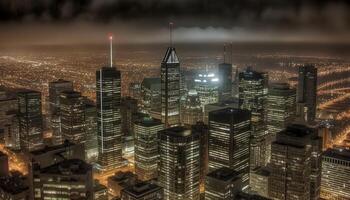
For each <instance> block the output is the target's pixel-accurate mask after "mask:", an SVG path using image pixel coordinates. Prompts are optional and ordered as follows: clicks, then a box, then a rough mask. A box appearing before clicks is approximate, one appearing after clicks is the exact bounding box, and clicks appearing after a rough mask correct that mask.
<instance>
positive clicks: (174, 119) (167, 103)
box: [160, 47, 180, 127]
mask: <svg viewBox="0 0 350 200" xmlns="http://www.w3.org/2000/svg"><path fill="white" fill-rule="evenodd" d="M160 76H161V102H162V106H161V107H162V112H161V117H162V123H164V125H165V127H171V126H177V125H179V124H180V62H179V59H178V57H177V55H176V51H175V48H173V47H169V48H168V49H167V51H166V53H165V56H164V58H163V61H162V64H161V73H160Z"/></svg>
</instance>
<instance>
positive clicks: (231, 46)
mask: <svg viewBox="0 0 350 200" xmlns="http://www.w3.org/2000/svg"><path fill="white" fill-rule="evenodd" d="M232 48H233V45H232V42H231V43H230V50H231V52H230V54H231V55H230V62H231V65H232V64H233V63H232V60H233V59H232V54H233V50H232Z"/></svg>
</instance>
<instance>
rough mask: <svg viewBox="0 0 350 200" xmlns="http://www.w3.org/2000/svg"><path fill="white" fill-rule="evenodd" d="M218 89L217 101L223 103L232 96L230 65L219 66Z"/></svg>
mask: <svg viewBox="0 0 350 200" xmlns="http://www.w3.org/2000/svg"><path fill="white" fill-rule="evenodd" d="M219 76H220V88H219V100H220V101H225V100H228V99H230V98H231V96H232V64H230V63H225V62H224V63H221V64H219Z"/></svg>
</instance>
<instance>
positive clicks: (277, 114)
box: [266, 83, 296, 162]
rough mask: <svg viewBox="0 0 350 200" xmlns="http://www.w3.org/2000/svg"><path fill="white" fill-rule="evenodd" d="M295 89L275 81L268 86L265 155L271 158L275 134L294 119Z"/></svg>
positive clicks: (268, 159) (268, 158)
mask: <svg viewBox="0 0 350 200" xmlns="http://www.w3.org/2000/svg"><path fill="white" fill-rule="evenodd" d="M295 105H296V91H295V89H292V88H290V87H289V85H288V84H287V83H275V84H271V85H270V87H269V91H268V95H267V106H266V108H267V130H268V134H269V137H267V141H266V143H267V149H266V157H267V161H268V162H269V161H270V158H271V143H272V141H274V140H275V138H276V134H277V133H278V132H280V131H282V130H283V129H285V128H286V127H287V125H289V124H291V123H292V122H293V121H294V120H295V112H296V106H295Z"/></svg>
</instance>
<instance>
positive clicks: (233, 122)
mask: <svg viewBox="0 0 350 200" xmlns="http://www.w3.org/2000/svg"><path fill="white" fill-rule="evenodd" d="M250 119H251V115H250V112H249V111H248V110H240V109H233V108H225V109H222V110H216V111H212V112H210V113H209V142H208V143H209V171H210V172H211V171H214V170H216V169H219V168H221V167H228V168H231V169H234V170H236V171H238V172H239V173H240V174H241V175H242V188H243V189H244V190H245V189H247V188H248V186H249V138H250V133H251V123H250Z"/></svg>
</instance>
